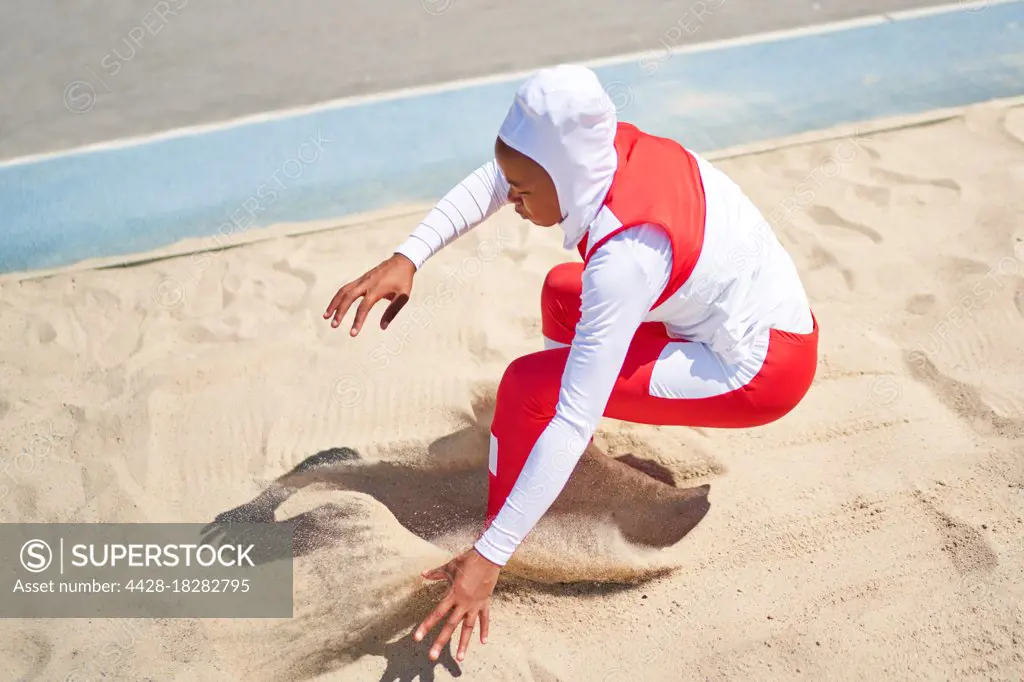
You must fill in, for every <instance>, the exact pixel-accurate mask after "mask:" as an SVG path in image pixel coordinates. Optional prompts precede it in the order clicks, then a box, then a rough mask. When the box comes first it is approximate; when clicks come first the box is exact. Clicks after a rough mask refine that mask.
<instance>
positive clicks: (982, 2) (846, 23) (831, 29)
mask: <svg viewBox="0 0 1024 682" xmlns="http://www.w3.org/2000/svg"><path fill="white" fill-rule="evenodd" d="M1021 1H1022V0H972V1H970V2H964V1H963V0H961V2H956V3H949V4H945V5H937V6H934V7H928V8H924V9H919V10H903V11H897V12H888V13H882V14H871V15H868V16H865V17H858V18H856V19H846V20H842V21H833V22H828V23H824V24H814V25H811V26H801V27H798V28H791V29H784V30H780V31H766V32H763V33H754V34H750V35H745V36H739V37H736V38H726V39H723V40H713V41H708V42H704V43H696V44H692V45H682V46H679V47H676V48H672V49H669V50H645V51H643V52H632V53H628V54H621V55H615V56H612V57H602V58H598V59H591V60H585V61H579V62H574V63H578V64H581V65H584V66H587V67H590V68H600V67H602V66H618V65H622V64H626V63H628V62H630V61H640V60H641V59H644V58H648V57H653V56H655V55H665V54H672V55H677V54H693V53H697V52H712V51H715V50H723V49H728V48H731V47H742V46H745V45H756V44H760V43H771V42H778V41H781V40H787V39H792V38H800V37H805V36H812V35H822V34H826V33H837V32H840V31H848V30H851V29H855V28H863V27H867V26H877V25H881V24H885V23H890V22H893V21H904V20H909V19H916V18H921V17H926V16H934V15H938V14H947V13H950V12H960V11H964V12H969V13H974V12H977V11H981V10H984V9H985V8H987V7H989V6H992V5H1002V4H1011V3H1017V2H1021ZM539 68H543V67H535V68H531V69H524V70H521V71H513V72H506V73H498V74H492V75H488V76H480V77H476V78H464V79H461V80H455V81H449V82H444V83H436V84H432V85H424V86H417V87H410V88H400V89H397V90H391V91H388V92H381V93H374V94H369V95H355V96H349V97H341V98H338V99H333V100H327V101H324V102H319V103H317V104H311V105H306V106H300V107H289V108H286V109H277V110H273V111H267V112H262V113H258V114H250V115H246V116H240V117H237V118H232V119H226V120H223V121H216V122H213V123H203V124H196V125H191V126H184V127H181V128H173V129H170V130H165V131H162V132H159V133H150V134H146V135H138V136H133V137H123V138H117V139H114V140H107V141H104V142H96V143H92V144H87V145H84V146H81V147H74V148H71V149H64V150H60V151H51V152H42V153H39V154H29V155H27V156H20V157H15V158H12V159H6V160H0V169H4V168H9V167H12V166H20V165H25V164H30V163H36V162H39V161H45V160H48V159H53V158H58V157H61V156H77V155H81V154H89V153H92V152H99V151H107V150H112V149H123V148H126V147H134V146H139V145H142V144H146V143H149V142H157V141H160V140H168V139H174V138H179V137H190V136H193V135H201V134H203V133H209V132H214V131H217V130H224V129H227V128H234V127H238V126H244V125H249V124H253V123H265V122H269V121H279V120H283V119H288V118H296V117H299V116H302V115H304V114H310V113H315V112H319V111H325V110H329V109H344V108H348V107H354V106H359V105H361V104H370V103H373V102H386V101H390V100H396V99H407V98H411V97H419V96H423V95H431V94H436V93H441V92H451V91H454V90H465V89H468V88H472V87H478V86H481V85H494V84H497V83H508V82H512V81H518V80H522V79H524V78H526V77H527V76H529V75H530V74H532V73H534V72H536V71H537V69H539Z"/></svg>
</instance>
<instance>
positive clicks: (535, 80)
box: [498, 65, 618, 249]
mask: <svg viewBox="0 0 1024 682" xmlns="http://www.w3.org/2000/svg"><path fill="white" fill-rule="evenodd" d="M617 124H618V121H617V117H616V115H615V106H614V105H613V104H612V102H611V100H610V98H609V97H608V94H607V93H606V92H605V91H604V88H603V87H601V83H600V81H598V79H597V75H596V74H595V73H594V72H593V71H591V70H590V69H588V68H586V67H583V66H574V65H562V66H555V67H552V68H547V69H542V70H541V71H538V72H537V73H536V74H534V75H533V76H531V77H530V78H529V79H528V80H527V81H526V82H525V83H523V84H522V85H521V86H520V87H519V90H518V91H516V97H515V100H514V101H513V102H512V106H511V107H510V108H509V110H508V114H507V115H506V116H505V121H504V122H503V123H502V124H501V129H500V130H499V131H498V137H500V138H501V139H502V141H503V142H504V143H505V144H507V145H508V146H509V147H512V148H513V149H515V150H516V151H518V152H520V153H522V154H525V155H526V156H528V157H530V158H531V159H533V160H534V161H536V162H537V163H538V164H540V165H541V167H542V168H544V170H546V171H547V173H548V175H550V176H551V179H552V180H553V181H554V183H555V190H556V191H557V192H558V204H559V206H560V208H561V210H562V222H561V227H562V230H563V231H564V232H565V244H564V245H565V248H567V249H571V248H574V247H575V246H576V245H577V244H578V243H579V241H580V240H581V239H582V238H583V235H584V234H585V233H586V231H587V228H588V226H589V225H590V223H591V222H592V221H593V220H594V218H595V217H597V212H598V211H599V210H600V208H601V205H602V203H604V198H605V195H606V194H607V193H608V188H609V187H611V183H612V177H613V176H614V175H615V169H616V168H617V166H618V157H617V155H616V153H615V131H616V126H617Z"/></svg>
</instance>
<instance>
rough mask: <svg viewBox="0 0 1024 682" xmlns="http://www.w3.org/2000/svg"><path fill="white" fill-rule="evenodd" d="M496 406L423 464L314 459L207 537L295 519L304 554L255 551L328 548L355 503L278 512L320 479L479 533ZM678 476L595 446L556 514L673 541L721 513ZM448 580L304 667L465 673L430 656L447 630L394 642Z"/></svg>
mask: <svg viewBox="0 0 1024 682" xmlns="http://www.w3.org/2000/svg"><path fill="white" fill-rule="evenodd" d="M488 406H489V405H488V404H487V403H478V404H477V405H475V406H474V413H475V414H474V415H473V417H468V415H467V422H468V426H466V428H463V429H460V430H458V431H456V432H455V433H452V434H450V435H448V436H445V437H443V438H440V439H438V440H437V441H435V442H434V443H432V444H431V445H430V447H429V453H428V457H426V458H421V459H420V460H416V459H411V461H402V462H388V461H366V460H363V459H362V458H360V456H359V454H358V453H357V452H356V451H355V450H353V449H351V448H347V447H338V448H331V449H328V450H324V451H322V452H319V453H317V454H315V455H312V456H310V457H307V458H306V459H305V460H303V461H302V462H301V463H300V464H298V465H297V466H296V467H295V468H293V469H292V470H291V471H289V472H287V473H286V474H284V475H282V476H281V477H279V478H278V479H277V480H275V481H273V482H272V483H271V484H270V485H269V486H268V487H267V488H266V489H265V490H264V491H263V492H261V493H260V494H259V495H257V496H256V497H255V498H254V499H252V500H250V501H248V502H246V503H244V504H242V505H239V506H238V507H235V508H234V509H230V510H228V511H225V512H223V513H221V514H218V515H217V517H216V518H215V519H214V521H213V523H211V524H209V525H208V526H207V527H206V528H205V529H204V533H205V535H206V541H209V542H219V543H225V542H232V543H234V542H245V541H249V542H254V543H255V544H257V546H259V545H260V543H259V542H258V540H259V538H258V535H259V532H260V531H259V528H260V526H254V525H248V524H276V523H289V524H292V527H293V536H292V537H293V540H292V547H291V550H292V552H291V553H288V552H287V551H285V550H286V549H287V548H283V549H279V550H277V551H275V552H273V553H271V554H267V553H264V554H263V555H261V556H254V557H253V559H254V560H255V561H257V562H269V561H276V560H282V559H289V558H291V557H293V556H294V557H296V558H297V557H301V556H304V555H307V554H309V553H311V552H314V551H316V550H318V549H321V548H325V547H331V546H338V545H344V543H345V541H346V537H345V536H346V532H345V530H344V524H343V523H339V521H342V520H343V519H344V518H346V516H347V515H348V514H349V513H350V512H349V511H347V510H346V508H345V507H344V506H343V505H338V504H334V503H328V504H322V505H320V506H318V507H316V508H314V509H312V510H310V511H307V512H304V513H301V514H298V515H296V516H293V517H291V518H288V519H285V520H282V521H278V520H277V518H276V511H277V509H278V508H279V507H280V506H281V505H282V504H283V503H284V502H285V501H286V500H288V499H289V498H290V497H291V496H292V495H294V494H296V493H297V492H299V491H301V490H302V489H304V488H307V487H309V486H315V487H317V488H326V489H329V490H344V491H355V492H360V493H364V494H366V495H369V496H371V497H373V498H375V499H376V500H378V501H379V502H381V503H382V504H384V505H385V506H386V507H387V508H388V509H389V510H390V511H391V513H392V514H393V515H394V517H395V519H396V520H397V521H398V522H399V523H400V524H401V525H402V526H404V527H405V528H407V529H408V530H409V531H411V532H412V533H414V534H415V535H417V536H419V537H421V538H423V539H424V540H426V541H428V542H432V541H434V540H435V539H437V538H439V537H441V536H442V535H446V534H450V533H457V532H459V531H460V530H463V531H464V530H467V529H468V530H469V531H470V532H471V533H472V532H473V531H474V530H479V528H480V527H481V524H482V521H483V519H484V515H485V511H486V509H485V507H486V494H487V463H486V453H487V445H488V430H489V424H490V415H489V414H488V413H487V408H488ZM467 453H471V455H469V456H467ZM675 483H676V482H675V481H674V480H673V477H672V474H671V473H670V472H669V471H668V470H666V469H664V468H663V467H661V466H660V465H658V464H656V463H654V462H650V461H647V460H643V459H640V458H636V457H633V456H632V455H625V456H621V457H617V458H611V457H608V456H606V455H604V454H602V453H600V452H598V451H597V450H596V448H593V447H591V448H588V450H587V452H586V453H584V456H583V457H582V458H581V460H580V462H579V463H578V464H577V466H576V469H575V470H574V471H573V474H572V477H571V478H570V481H569V483H568V484H567V485H566V487H565V488H564V490H563V491H562V493H561V495H560V496H559V498H558V499H557V500H556V502H555V503H554V504H553V505H552V507H551V508H550V509H549V511H548V513H547V514H546V515H545V518H546V519H551V520H552V521H555V520H557V519H559V518H561V519H562V520H564V521H566V522H571V523H572V524H574V526H576V527H579V524H581V523H588V522H594V523H602V524H611V525H612V526H614V527H615V528H617V529H618V531H619V532H620V533H621V535H622V537H623V538H624V539H625V540H627V541H628V542H630V543H631V544H633V545H636V546H639V547H649V548H663V547H668V546H671V545H674V544H675V543H677V542H679V541H680V540H681V539H682V538H683V537H684V536H685V535H686V534H687V533H689V532H690V531H691V530H692V529H693V528H694V527H695V526H696V525H697V524H698V523H699V522H700V521H701V519H703V518H704V516H705V515H706V514H707V512H708V510H709V509H710V502H709V501H708V493H709V491H710V486H709V485H702V486H697V487H693V488H678V487H676V486H675ZM263 528H266V526H263ZM270 544H271V545H272V544H273V543H270ZM278 546H279V547H280V544H279V543H278ZM631 587H632V585H631V584H622V583H618V584H616V583H607V582H605V583H598V582H572V583H541V582H525V583H524V582H523V581H520V580H506V579H503V580H502V582H500V583H499V586H498V590H497V591H498V592H499V593H501V592H510V591H511V592H518V591H522V590H529V591H543V592H546V593H548V594H553V595H563V596H574V597H587V596H599V595H603V594H608V593H610V592H614V591H619V590H624V589H630V588H631ZM445 588H446V586H445V585H444V584H443V583H442V584H440V585H435V586H434V587H431V588H428V589H426V590H425V591H424V593H423V594H422V595H421V598H418V599H416V600H415V603H408V604H405V605H403V606H401V607H400V608H398V610H397V611H395V612H393V613H390V614H381V618H380V620H379V621H378V622H377V623H375V624H374V625H373V626H371V627H370V628H368V629H367V630H365V631H364V632H362V633H361V634H360V636H359V637H358V638H357V639H356V640H355V641H352V640H349V641H348V642H347V643H346V645H345V647H344V651H342V650H330V649H332V647H328V648H327V649H323V650H320V651H317V653H316V655H315V656H314V657H313V658H314V660H308V659H307V660H306V661H305V662H304V664H303V665H301V666H300V667H301V669H302V673H306V672H308V673H309V676H310V677H312V676H315V675H318V674H322V673H324V672H327V671H329V670H332V669H336V668H337V667H338V665H339V664H341V663H342V662H343V661H344V660H353V658H357V657H359V656H363V655H368V654H369V655H377V656H383V657H384V658H385V659H387V662H388V667H387V672H386V673H385V675H384V677H383V678H382V679H381V682H385V681H387V682H392V681H393V680H398V681H402V682H404V681H405V680H415V679H419V680H432V679H434V673H433V669H434V667H435V666H443V667H446V668H449V673H450V674H452V675H456V676H457V675H458V674H461V673H458V672H457V670H458V666H457V664H456V663H455V661H454V659H453V658H452V655H451V653H450V651H447V650H446V651H445V653H444V654H443V655H442V657H441V659H440V660H439V661H437V662H431V661H430V660H429V659H428V658H427V655H426V651H427V650H428V649H429V645H430V642H432V641H433V636H435V635H432V636H430V637H428V638H426V639H425V640H424V642H422V643H417V642H414V641H413V640H412V638H411V633H409V634H408V635H406V636H405V637H403V638H401V639H398V640H396V641H390V640H391V639H392V638H393V637H394V635H395V634H397V633H398V632H401V631H402V630H408V629H411V628H412V627H414V626H415V625H417V624H418V622H419V620H420V619H422V618H423V617H424V616H425V615H426V613H427V612H428V611H429V609H430V608H432V606H433V604H434V603H436V601H437V600H438V599H439V598H440V597H441V595H443V593H444V590H445ZM439 629H440V626H439V627H438V628H437V630H439ZM449 646H450V645H449ZM296 672H299V671H298V670H295V669H293V670H292V671H291V673H290V674H294V673H296Z"/></svg>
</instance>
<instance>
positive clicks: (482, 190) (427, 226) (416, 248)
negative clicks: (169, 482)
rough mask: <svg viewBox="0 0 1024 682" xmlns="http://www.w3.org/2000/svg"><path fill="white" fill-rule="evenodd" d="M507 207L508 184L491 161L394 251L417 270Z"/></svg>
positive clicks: (493, 161)
mask: <svg viewBox="0 0 1024 682" xmlns="http://www.w3.org/2000/svg"><path fill="white" fill-rule="evenodd" d="M506 203H508V182H507V181H506V180H505V176H503V175H502V173H501V169H500V168H499V167H498V163H497V162H496V161H495V160H494V159H491V160H490V161H488V162H487V163H485V164H484V165H482V166H480V167H479V168H477V169H476V170H475V171H473V172H472V173H471V174H470V175H469V176H468V177H466V179H465V180H463V181H462V182H460V183H459V184H458V185H456V186H455V187H453V188H452V190H451V191H449V192H448V194H446V195H445V196H444V197H443V198H442V199H441V200H440V201H439V202H437V205H436V206H434V208H433V209H431V211H430V213H428V214H427V216H426V217H425V218H424V219H423V220H422V221H421V222H420V224H419V225H417V226H416V229H415V230H413V232H412V234H410V235H409V237H408V238H407V239H406V240H405V241H404V242H402V244H401V245H400V246H399V247H398V248H397V249H395V253H400V254H402V255H403V256H405V257H406V258H408V259H409V260H411V261H412V263H413V265H415V266H416V269H417V270H419V269H420V268H421V267H422V266H423V264H424V263H425V262H426V261H427V259H428V258H430V257H431V256H433V255H434V254H435V253H437V252H438V251H440V250H441V249H442V248H444V247H445V246H447V245H448V244H450V243H451V242H452V241H454V240H455V239H457V238H458V237H460V236H462V235H463V234H465V233H466V232H468V231H469V230H471V229H473V228H474V227H476V226H477V225H479V224H480V223H482V222H483V221H484V220H486V219H487V218H489V217H491V216H492V215H493V214H494V213H495V212H496V211H497V210H498V209H499V208H501V207H502V206H503V205H505V204H506Z"/></svg>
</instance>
